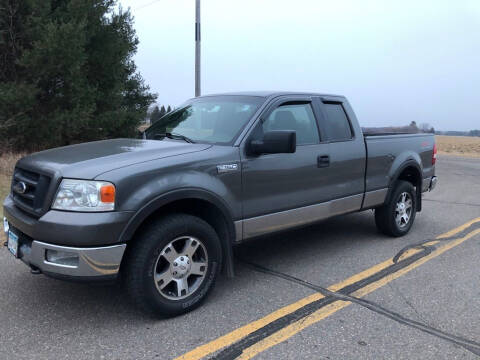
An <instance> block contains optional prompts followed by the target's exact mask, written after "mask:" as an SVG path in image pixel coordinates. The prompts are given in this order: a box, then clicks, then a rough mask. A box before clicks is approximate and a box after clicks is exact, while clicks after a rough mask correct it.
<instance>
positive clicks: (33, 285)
mask: <svg viewBox="0 0 480 360" xmlns="http://www.w3.org/2000/svg"><path fill="white" fill-rule="evenodd" d="M437 175H438V176H439V184H438V186H437V189H435V191H434V192H432V193H428V194H426V195H425V197H424V200H425V201H424V209H423V211H422V212H421V213H419V214H418V215H417V218H416V221H415V224H414V227H413V229H412V231H411V232H410V234H409V235H407V236H406V237H403V238H399V239H391V238H387V237H385V236H383V235H381V234H379V233H378V232H377V231H376V229H375V224H374V219H373V214H372V212H370V211H367V212H364V213H359V214H352V215H348V216H345V217H339V218H335V219H331V220H328V221H325V222H323V223H320V224H317V225H315V226H312V227H308V228H304V229H301V230H297V231H292V232H288V233H283V234H280V235H275V236H272V237H269V238H265V239H262V240H259V241H255V242H251V243H247V244H245V245H242V246H240V247H239V248H238V249H237V250H236V254H237V257H238V261H237V264H236V271H237V274H236V277H235V278H234V279H231V280H228V279H225V278H223V277H222V278H221V279H220V280H219V282H218V283H217V286H216V288H215V290H214V292H213V293H212V294H211V296H210V298H209V299H208V301H207V302H206V303H205V304H204V305H203V306H202V307H201V308H199V309H198V310H196V311H194V312H192V313H189V314H186V315H184V316H181V317H177V318H174V319H169V320H154V319H151V318H148V317H147V316H145V315H143V314H142V313H140V312H138V311H137V310H136V309H135V308H133V307H132V306H131V305H130V303H129V301H128V299H127V298H126V295H125V294H124V292H122V290H121V288H120V287H118V286H91V285H84V284H73V283H66V282H62V281H58V280H53V279H49V278H47V277H45V276H43V275H39V276H35V275H31V274H30V272H29V270H28V269H27V268H26V267H25V265H23V264H22V263H20V262H19V261H17V260H15V259H14V258H13V257H12V256H10V254H9V253H8V252H7V249H6V248H3V247H2V248H0V284H1V286H0V300H1V305H2V306H1V312H0V359H51V358H56V359H171V358H175V357H178V356H181V355H182V354H186V353H188V354H189V355H187V356H185V358H195V357H194V356H193V355H195V351H197V352H198V351H200V350H202V351H204V353H206V354H207V355H206V358H209V357H212V356H217V357H218V358H224V359H225V358H235V357H236V356H238V355H240V354H241V351H245V353H244V354H243V356H246V355H247V353H250V354H253V355H256V357H255V358H257V359H303V358H312V359H384V358H388V359H477V358H479V357H480V347H477V345H478V343H480V316H479V313H480V300H479V296H480V286H479V284H480V270H479V266H478V259H479V253H480V230H478V229H480V219H479V223H478V224H472V225H470V226H466V227H465V229H463V230H462V231H459V232H457V234H455V235H453V236H452V238H451V239H450V240H448V241H440V242H439V243H437V244H433V245H431V246H430V247H428V246H427V248H425V249H423V250H422V249H419V250H416V251H412V252H411V253H407V254H406V255H405V257H404V258H401V260H400V261H405V263H401V262H400V263H399V264H400V265H397V268H396V269H393V270H392V271H390V270H388V269H390V268H388V269H387V270H384V271H387V272H388V271H390V272H388V273H386V275H385V276H380V277H379V278H378V279H377V280H375V281H376V282H371V283H361V282H360V283H361V284H360V283H358V282H355V281H357V280H358V279H360V278H362V276H363V275H365V274H364V273H361V272H362V271H364V270H365V269H376V270H375V271H372V273H373V274H377V270H379V269H380V268H379V265H377V264H382V262H384V261H385V260H387V259H391V258H392V257H393V256H394V255H395V254H397V253H398V251H400V250H401V249H402V248H404V247H405V246H406V245H408V244H417V243H420V242H424V241H427V240H430V239H434V238H436V237H437V236H438V235H440V234H442V233H445V232H447V231H449V230H452V229H454V228H456V227H458V226H461V225H462V224H465V223H467V222H468V221H469V220H472V219H475V218H478V217H480V196H479V194H480V160H479V159H460V158H453V157H440V158H439V161H438V166H437ZM476 229H477V230H478V231H477V232H475V231H476ZM458 239H460V242H459V241H458ZM462 239H463V240H462ZM455 241H457V242H456V243H455ZM445 245H447V246H448V247H449V248H448V249H447V248H445V249H443V250H442V251H444V252H443V253H439V252H438V250H439V249H441V248H442V247H443V246H445ZM453 245H456V246H453ZM427 250H428V251H427ZM415 256H416V257H415ZM414 257H415V258H414ZM412 259H414V260H415V259H416V260H415V261H413V260H412ZM409 261H410V263H408V262H409ZM422 262H423V263H422ZM247 263H253V264H258V265H261V266H262V267H263V269H259V268H258V267H257V268H256V267H252V266H251V265H249V264H247ZM402 264H404V265H402ZM387 265H388V266H391V263H388V264H387ZM387 265H385V264H384V265H382V266H383V267H385V266H387ZM372 267H373V268H372ZM380 267H381V266H380ZM265 269H267V270H265ZM359 273H360V275H358V274H359ZM356 274H357V275H356ZM362 274H363V275H362ZM288 276H293V277H295V278H296V279H297V280H295V279H293V278H291V277H290V278H288ZM352 276H355V277H354V278H353V280H351V281H345V279H348V278H350V277H352ZM365 276H367V275H365ZM365 276H363V279H364V278H365ZM372 276H373V275H372ZM298 279H299V280H302V281H305V282H306V283H302V282H301V281H299V280H298ZM367 280H368V279H367ZM372 281H373V280H372ZM353 282H355V284H354V285H356V284H357V285H358V284H359V285H358V286H357V287H356V288H355V289H353V290H355V292H349V291H347V290H345V291H344V292H345V293H348V294H350V296H353V298H352V299H353V303H351V302H345V301H342V299H341V298H338V297H337V296H340V295H339V294H340V293H341V292H342V291H341V290H339V288H340V287H341V286H342V285H345V284H347V285H348V284H352V283H353ZM338 283H341V285H339V287H337V288H333V287H331V285H333V284H338ZM317 287H319V288H318V289H320V290H322V289H323V288H327V287H330V289H331V290H332V289H334V290H335V291H337V292H334V293H332V294H330V295H329V294H326V295H319V292H318V291H317V290H318V289H317ZM314 289H316V290H314ZM349 289H350V288H349ZM350 290H352V289H350ZM308 296H310V298H308V299H312V297H315V298H318V299H319V300H318V301H316V302H315V303H314V305H315V306H316V308H312V305H308V306H303V305H298V304H299V301H300V300H302V299H305V297H308ZM324 296H325V297H324ZM344 300H345V299H344ZM302 301H305V300H302ZM362 301H363V302H362ZM290 304H297V305H298V306H297V305H295V306H297V307H300V308H299V310H298V311H297V312H296V313H295V314H297V315H298V316H300V317H299V318H298V321H292V320H291V317H292V316H293V315H292V312H291V310H292V309H290V308H287V309H285V306H288V305H290ZM309 306H310V307H309ZM278 309H283V310H281V312H283V313H282V314H283V315H282V316H284V315H287V317H282V320H281V321H276V322H271V321H270V320H268V319H269V318H267V319H266V320H262V321H264V323H263V324H262V325H258V324H259V323H258V322H257V323H253V324H252V322H253V321H255V320H258V319H263V318H264V317H265V316H267V315H269V314H272V313H274V314H278V313H279V312H278ZM289 309H290V310H289ZM275 311H277V312H276V313H275ZM289 314H290V315H289ZM271 316H272V315H271ZM279 316H280V315H279ZM288 316H290V318H288ZM288 319H290V320H289V321H287V320H288ZM248 324H250V325H251V326H253V327H254V326H260V328H259V330H258V331H257V332H256V333H252V331H253V328H248V327H247V328H246V327H244V326H245V325H248ZM250 325H249V326H250ZM241 327H243V328H241ZM238 328H241V330H237V332H236V333H233V334H232V333H231V332H232V331H234V330H235V329H238ZM225 334H229V335H228V336H226V337H224V338H222V339H221V340H216V339H218V338H219V337H221V336H223V335H225ZM239 334H241V335H239ZM235 336H237V337H238V336H239V338H238V339H236V340H232V339H233V338H235ZM247 340H248V341H247ZM222 341H223V342H222ZM242 341H243V342H242ZM204 344H207V345H204ZM202 345H204V346H203V347H201V348H199V347H200V346H202ZM195 349H196V350H195ZM192 350H193V351H194V352H193V353H192V352H191V351H192Z"/></svg>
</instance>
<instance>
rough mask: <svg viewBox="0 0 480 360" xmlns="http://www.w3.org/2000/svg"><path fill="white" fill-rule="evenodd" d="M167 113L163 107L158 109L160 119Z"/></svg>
mask: <svg viewBox="0 0 480 360" xmlns="http://www.w3.org/2000/svg"><path fill="white" fill-rule="evenodd" d="M166 113H167V110H165V106H164V105H162V107H161V108H160V117H162V116H163V115H165V114H166Z"/></svg>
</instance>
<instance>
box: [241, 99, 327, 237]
mask: <svg viewBox="0 0 480 360" xmlns="http://www.w3.org/2000/svg"><path fill="white" fill-rule="evenodd" d="M315 108H316V107H314V106H312V99H311V98H309V97H306V98H299V97H295V98H284V99H281V100H278V101H277V102H275V103H274V104H273V105H271V106H270V107H269V108H268V109H267V110H266V112H265V113H264V114H262V115H261V116H260V120H259V121H258V123H257V124H256V125H255V127H254V129H253V131H252V132H251V134H250V136H249V137H247V140H246V141H247V142H248V141H251V140H252V139H255V140H259V139H261V137H262V136H263V133H264V132H266V131H270V130H294V131H295V132H296V137H297V148H296V151H295V153H291V154H264V155H259V156H254V155H248V154H247V151H246V146H243V148H242V150H241V153H242V189H243V215H244V216H243V218H244V219H245V221H244V223H243V234H244V238H248V237H253V236H258V235H262V234H264V233H268V232H273V231H277V230H281V229H283V228H287V227H291V226H295V225H301V224H303V223H307V222H311V220H314V218H316V217H318V216H320V215H321V214H319V213H318V212H319V211H324V210H321V209H319V208H316V207H314V206H312V205H315V204H319V203H321V202H323V201H326V200H328V194H326V193H325V191H324V187H325V186H327V185H328V182H329V175H330V167H329V144H328V143H323V142H322V139H323V135H322V134H321V133H320V131H319V128H318V122H317V119H316V117H317V115H316V110H315Z"/></svg>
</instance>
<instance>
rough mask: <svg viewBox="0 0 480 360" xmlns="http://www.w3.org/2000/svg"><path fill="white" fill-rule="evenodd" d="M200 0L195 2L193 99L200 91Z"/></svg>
mask: <svg viewBox="0 0 480 360" xmlns="http://www.w3.org/2000/svg"><path fill="white" fill-rule="evenodd" d="M200 40H201V36H200V0H195V97H197V96H200V95H201V90H200Z"/></svg>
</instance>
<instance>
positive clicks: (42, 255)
mask: <svg viewBox="0 0 480 360" xmlns="http://www.w3.org/2000/svg"><path fill="white" fill-rule="evenodd" d="M4 221H5V219H4ZM9 227H10V230H11V231H13V232H14V233H15V234H16V235H17V236H18V237H19V244H18V250H17V257H18V258H19V259H20V260H22V261H23V262H24V263H25V264H27V265H28V266H30V267H31V268H33V269H35V270H40V271H41V272H42V273H44V274H46V275H50V276H54V277H60V278H65V279H71V280H103V279H111V278H115V277H116V276H117V274H118V271H119V269H120V263H121V261H122V257H123V253H124V252H125V248H126V244H117V245H111V246H102V247H89V248H78V247H70V246H60V245H54V244H48V243H45V242H42V241H37V240H32V239H29V238H28V237H27V236H26V235H25V234H23V233H21V232H20V231H18V230H17V229H13V228H12V226H9ZM6 234H7V236H8V233H6Z"/></svg>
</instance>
